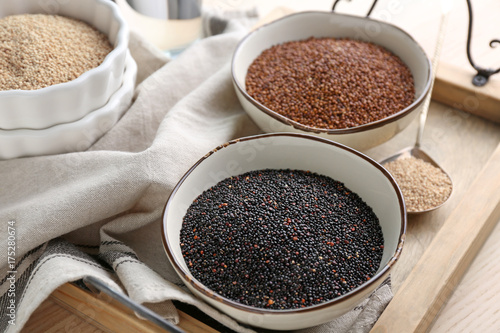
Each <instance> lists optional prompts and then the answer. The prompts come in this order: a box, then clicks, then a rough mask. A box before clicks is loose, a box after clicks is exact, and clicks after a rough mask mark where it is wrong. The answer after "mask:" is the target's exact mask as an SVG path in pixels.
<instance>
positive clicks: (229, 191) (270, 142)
mask: <svg viewBox="0 0 500 333" xmlns="http://www.w3.org/2000/svg"><path fill="white" fill-rule="evenodd" d="M405 233H406V210H405V205H404V200H403V196H402V194H401V191H400V189H399V188H398V186H397V184H396V182H395V180H394V179H393V178H392V176H391V175H390V174H389V173H388V172H387V171H386V170H385V169H384V168H383V167H382V166H381V165H380V164H379V163H377V162H376V161H374V160H372V159H371V158H369V157H367V156H366V155H364V154H362V153H360V152H359V151H357V150H354V149H352V148H350V147H348V146H345V145H342V144H339V143H336V142H334V141H331V140H327V139H324V138H320V137H317V136H312V135H307V134H296V133H276V134H262V135H257V136H252V137H246V138H240V139H236V140H233V141H230V142H227V143H225V144H223V145H221V146H219V147H217V148H215V149H213V150H212V151H210V152H208V153H207V154H206V155H205V156H203V157H202V158H201V159H200V160H199V161H198V162H196V163H195V164H194V165H193V166H192V167H191V168H190V169H189V170H188V171H187V172H186V174H185V175H184V176H183V177H182V179H181V180H180V181H179V183H178V184H177V185H176V186H175V188H174V189H173V191H172V193H171V195H170V197H169V198H168V200H167V203H166V205H165V210H164V216H163V224H162V237H163V242H164V248H165V251H166V254H167V257H168V259H169V261H170V263H171V264H172V266H173V267H174V269H175V271H176V272H177V273H178V275H179V277H180V278H181V279H182V280H183V282H184V283H185V285H186V286H187V287H188V288H189V289H190V290H191V291H192V292H193V294H195V295H196V296H198V297H199V298H201V299H202V300H204V301H205V302H207V303H208V304H210V305H212V306H214V307H215V308H217V309H219V310H220V311H222V312H224V313H226V314H227V315H229V316H231V317H233V318H234V319H236V320H238V321H240V322H242V323H244V324H247V325H251V326H255V327H259V328H266V329H276V330H290V329H299V328H306V327H311V326H314V325H318V324H320V323H325V322H328V321H330V320H333V319H334V318H336V317H339V316H341V315H342V314H344V313H346V312H348V311H349V310H351V309H352V308H353V307H354V306H356V305H357V304H358V303H359V302H361V301H362V300H363V299H365V298H366V297H367V296H368V295H369V294H370V293H371V292H373V291H374V290H375V289H376V288H377V287H378V286H379V285H380V284H381V283H382V282H383V281H384V280H385V279H386V278H387V277H388V274H389V272H390V270H391V268H392V267H393V265H394V264H395V263H396V262H397V261H398V259H399V257H400V253H401V250H402V247H403V243H404V239H405Z"/></svg>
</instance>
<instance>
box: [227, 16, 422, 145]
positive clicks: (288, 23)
mask: <svg viewBox="0 0 500 333" xmlns="http://www.w3.org/2000/svg"><path fill="white" fill-rule="evenodd" d="M309 37H316V38H323V37H332V38H351V39H359V40H364V41H367V42H372V43H374V44H377V45H380V46H382V47H385V48H386V49H388V50H389V51H391V52H392V53H394V54H396V55H397V56H399V57H400V59H401V60H402V61H403V62H404V63H405V64H406V65H407V66H408V67H409V69H410V70H411V72H412V74H413V77H414V83H415V100H414V102H413V103H412V104H410V105H409V106H408V107H406V108H405V109H403V110H401V111H399V112H397V113H395V114H393V115H392V116H389V117H387V118H384V119H382V120H379V121H375V122H371V123H368V124H364V125H360V126H356V127H351V128H343V129H324V128H323V129H322V128H314V127H309V126H306V125H303V124H300V123H298V122H295V121H293V120H291V119H288V118H286V117H284V116H282V115H280V114H278V113H277V112H275V111H273V110H271V109H269V108H267V107H266V106H264V105H262V104H261V103H259V102H257V101H256V100H255V99H254V98H252V97H250V96H249V95H248V94H247V92H246V90H245V78H246V74H247V69H248V67H249V66H250V64H251V63H252V62H253V61H254V59H255V58H257V57H258V56H259V55H260V54H261V53H262V51H264V50H266V49H268V48H270V47H271V46H273V45H277V44H282V43H284V42H288V41H297V40H305V39H307V38H309ZM231 70H232V79H233V84H234V87H235V90H236V94H237V96H238V99H239V100H240V102H241V104H242V106H243V108H244V109H245V110H246V111H247V113H248V114H249V116H250V117H251V118H252V119H253V120H254V121H255V123H256V124H257V125H258V126H259V127H260V128H261V129H262V130H263V131H264V132H268V133H271V132H293V133H304V134H312V135H316V136H320V137H324V138H328V139H331V140H334V141H337V142H340V143H342V144H345V145H348V146H350V147H352V148H355V149H358V150H365V149H369V148H372V147H374V146H377V145H379V144H381V143H383V142H385V141H387V140H389V139H391V138H392V137H393V136H394V135H396V134H397V133H399V132H400V131H402V130H403V129H404V128H406V127H407V126H408V125H409V124H410V123H411V122H412V120H413V119H414V118H415V117H416V116H417V115H418V113H419V112H420V111H421V109H422V106H423V102H424V99H425V96H426V95H427V94H428V93H429V89H430V83H431V63H430V60H429V58H428V57H427V55H426V54H425V52H424V50H423V49H422V48H421V47H420V45H419V44H418V43H417V42H416V41H415V40H414V39H413V38H412V37H411V36H410V35H408V34H407V33H406V32H404V31H403V30H401V29H399V28H398V27H396V26H394V25H391V24H388V23H385V22H381V21H376V20H373V19H370V18H365V17H357V16H350V15H344V14H336V13H333V12H300V13H296V14H291V15H288V16H285V17H284V18H281V19H278V20H276V21H273V22H271V23H269V24H267V25H264V26H262V27H260V28H258V29H256V30H254V31H253V32H251V33H250V34H248V35H247V36H246V37H245V38H243V39H242V41H241V42H240V43H239V44H238V46H237V48H236V50H235V52H234V55H233V60H232V66H231Z"/></svg>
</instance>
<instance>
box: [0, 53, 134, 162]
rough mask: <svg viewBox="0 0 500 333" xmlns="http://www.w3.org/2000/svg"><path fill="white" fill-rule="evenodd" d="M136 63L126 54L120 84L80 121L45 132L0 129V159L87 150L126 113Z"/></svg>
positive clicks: (132, 91) (51, 128) (44, 130)
mask: <svg viewBox="0 0 500 333" xmlns="http://www.w3.org/2000/svg"><path fill="white" fill-rule="evenodd" d="M136 75H137V64H136V62H135V61H134V59H133V58H132V56H131V55H130V54H127V59H126V66H125V71H124V73H123V82H122V84H121V86H120V88H118V90H117V91H116V92H115V93H114V94H113V95H111V97H110V99H109V101H108V102H107V103H106V104H105V105H104V106H102V107H100V108H98V109H97V110H94V111H92V112H90V113H88V114H87V115H86V116H85V117H83V118H82V119H79V120H77V121H73V122H71V123H66V124H58V125H54V126H52V127H49V128H45V129H39V130H38V129H16V130H1V129H0V159H11V158H18V157H27V156H39V155H52V154H63V153H69V152H76V151H83V150H86V149H88V148H89V147H90V146H91V145H92V144H94V143H95V142H96V141H97V140H98V139H99V138H101V137H102V136H103V135H104V134H105V133H106V132H107V131H109V130H110V129H111V128H112V127H113V126H114V125H115V124H116V122H117V121H118V120H119V119H120V118H121V116H122V115H123V114H124V113H125V112H126V111H127V109H128V108H129V106H130V103H131V101H132V97H133V94H134V88H135V79H136Z"/></svg>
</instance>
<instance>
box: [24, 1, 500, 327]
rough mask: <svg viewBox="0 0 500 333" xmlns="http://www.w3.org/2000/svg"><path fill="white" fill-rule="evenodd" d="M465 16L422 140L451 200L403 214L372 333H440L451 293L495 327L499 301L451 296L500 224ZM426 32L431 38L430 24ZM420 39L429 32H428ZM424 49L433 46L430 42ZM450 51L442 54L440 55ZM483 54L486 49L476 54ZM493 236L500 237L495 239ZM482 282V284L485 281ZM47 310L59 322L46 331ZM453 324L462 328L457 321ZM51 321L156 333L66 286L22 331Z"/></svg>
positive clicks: (493, 88) (492, 140) (384, 152)
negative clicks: (445, 177)
mask: <svg viewBox="0 0 500 333" xmlns="http://www.w3.org/2000/svg"><path fill="white" fill-rule="evenodd" d="M479 5H480V6H482V7H481V8H479V9H478V11H479V10H484V8H485V7H488V6H490V7H491V10H492V11H497V12H499V13H500V3H499V2H498V1H493V0H490V1H484V2H481V3H480V4H479V3H478V6H479ZM290 12H291V10H289V9H287V8H278V9H276V10H274V11H272V12H271V13H270V15H268V16H267V17H265V19H264V20H262V21H261V22H260V24H263V23H266V22H268V21H270V20H273V19H276V18H278V17H281V16H283V15H285V14H288V13H290ZM465 18H466V12H465V9H464V8H463V7H461V8H458V9H457V11H456V12H454V13H453V15H452V17H451V20H450V24H449V30H450V31H452V32H453V33H451V34H450V33H449V35H448V37H447V38H448V40H447V41H446V42H445V45H444V50H443V51H444V52H443V56H442V59H443V60H442V61H441V63H440V66H439V68H438V73H437V78H436V82H435V85H434V90H433V95H432V97H433V101H434V102H433V103H431V108H430V111H429V117H428V124H427V126H426V131H425V133H424V141H423V146H424V148H425V149H426V150H427V151H429V153H430V155H431V156H432V157H433V158H434V159H436V160H437V161H438V162H439V163H440V164H442V165H443V166H444V167H445V169H446V170H447V171H448V173H449V174H450V175H451V177H452V179H453V181H454V193H453V196H452V198H451V199H450V201H449V202H448V203H447V204H446V205H445V206H443V207H442V208H440V209H439V210H437V211H435V212H432V213H428V214H425V215H420V216H410V217H409V223H408V230H407V240H406V244H405V246H404V249H403V254H402V257H401V259H400V262H398V263H397V265H396V266H395V268H394V270H393V272H392V274H391V276H392V283H393V290H394V292H395V297H394V299H393V301H391V303H390V304H389V306H388V307H387V309H386V310H385V311H384V313H383V314H382V316H381V317H380V319H379V321H378V322H377V324H376V325H375V327H374V328H373V330H372V331H373V332H422V331H428V330H430V331H431V332H433V331H436V332H445V331H446V330H441V331H440V330H439V329H438V328H436V327H434V326H433V322H434V320H435V318H436V316H437V315H438V313H440V311H441V313H443V312H444V313H446V306H447V305H446V302H447V300H448V299H449V297H450V295H451V297H452V299H454V300H456V302H458V303H459V304H461V305H460V307H461V308H462V310H464V309H465V310H464V311H465V312H466V313H468V314H470V313H474V311H476V310H479V311H483V310H484V309H485V308H486V307H488V309H489V310H490V313H493V314H495V313H496V316H497V318H496V320H497V322H498V312H500V305H498V304H497V302H494V301H490V302H489V303H486V305H485V306H484V307H477V305H473V306H474V307H472V306H471V305H470V304H468V303H466V304H462V303H460V300H461V298H460V297H461V296H460V295H458V296H457V295H453V290H454V289H455V287H456V286H457V285H458V284H464V283H465V284H467V283H469V282H470V279H471V278H472V279H473V278H475V276H474V275H471V276H472V277H469V280H464V281H461V277H462V275H463V274H464V272H466V270H467V267H469V265H470V264H471V262H472V261H473V260H475V261H474V262H475V263H477V264H476V265H475V266H474V267H479V268H478V269H480V268H481V267H483V266H485V263H489V261H490V260H489V258H488V257H485V255H483V254H482V253H486V254H489V255H491V254H494V256H496V257H497V258H498V257H500V251H499V250H496V246H495V244H490V245H489V247H488V248H485V249H481V246H482V244H483V243H484V241H485V239H486V238H487V237H488V235H489V233H490V231H491V230H492V229H493V228H494V227H495V225H496V223H497V222H498V220H499V219H500V191H499V190H498V189H500V173H499V172H498V170H500V145H499V142H500V126H498V125H497V123H500V74H499V75H498V76H497V77H492V79H491V80H490V82H489V83H488V85H487V86H486V88H475V87H474V86H473V85H472V84H471V83H470V82H471V79H472V76H473V75H474V71H473V70H472V68H471V67H470V65H468V63H467V61H466V58H464V52H465V50H464V49H463V46H464V45H465V36H466V34H465V31H464V29H466V27H464V25H465V24H466V19H465ZM475 28H476V30H475V35H481V34H486V36H491V34H490V33H489V31H491V27H490V26H485V25H482V26H481V25H480V26H477V27H475ZM427 29H430V30H431V32H432V27H430V28H427ZM424 30H425V29H424ZM418 33H419V34H421V35H425V34H426V33H429V31H427V32H426V31H419V32H418ZM430 35H431V36H432V33H431V34H430ZM491 37H500V36H491ZM429 43H430V44H432V38H430V42H429ZM458 45H460V46H461V47H460V48H459V47H458ZM431 46H432V45H431ZM447 47H448V50H449V52H448V55H447V54H446V52H445V50H446V48H447ZM457 49H460V51H457ZM489 51H490V50H487V49H483V50H480V51H479V52H478V53H485V52H489ZM459 52H460V54H461V59H459V60H458V61H457V60H456V59H455V57H452V55H453V54H455V53H456V54H458V53H459ZM428 53H429V54H432V50H430V51H429V50H428ZM478 59H482V58H478ZM482 61H483V60H482ZM435 102H440V103H435ZM463 111H465V112H463ZM476 116H479V117H476ZM416 127H417V124H416V123H414V124H412V125H411V126H410V127H409V128H408V129H406V130H405V131H403V132H402V133H400V134H398V135H397V136H396V137H395V138H394V139H392V140H390V141H389V142H387V143H386V144H384V145H381V146H380V147H376V148H374V149H371V150H369V151H367V152H366V153H367V155H369V156H371V157H373V158H374V159H376V160H381V159H383V158H385V157H387V156H389V155H391V154H392V153H394V152H395V151H398V150H400V149H401V148H403V147H406V146H408V145H412V144H413V143H414V140H415V137H416ZM497 234H498V235H499V236H498V239H500V232H499V233H497ZM478 252H479V255H477V254H478ZM476 255H477V258H476V259H474V258H475V257H476ZM489 272H492V270H490V271H489ZM495 273H496V275H492V276H489V277H488V278H489V279H490V280H491V281H496V280H498V279H499V278H500V270H497V271H495ZM469 275H470V274H469ZM466 276H467V275H466ZM481 278H482V279H485V277H484V276H481ZM486 281H487V279H486ZM96 306H97V308H96ZM89 309H90V310H89ZM97 309H98V311H96V310H97ZM86 311H94V312H93V316H89V315H88V314H86ZM100 311H104V312H102V313H103V316H100V315H98V314H99V313H101V312H100ZM47 313H52V314H54V315H55V318H57V320H54V321H53V322H52V326H51V325H50V320H48V319H47ZM448 317H449V316H447V318H448ZM451 317H453V315H451ZM470 318H472V319H470ZM474 318H476V319H474ZM180 319H181V321H180V323H179V327H181V328H183V329H184V330H185V331H186V332H214V331H215V330H214V328H212V327H210V326H208V325H206V324H205V323H202V322H200V321H199V320H198V319H195V318H193V316H191V315H188V314H186V313H185V312H183V311H181V312H180ZM455 319H456V318H455ZM70 320H72V321H73V322H70ZM456 320H457V322H460V321H461V320H462V319H460V318H459V319H456ZM468 320H469V322H468V325H470V327H472V328H474V327H479V326H481V325H480V324H481V322H483V327H484V325H485V324H484V322H485V320H484V319H482V318H481V317H480V316H473V315H471V316H469V319H468ZM494 320H495V318H494V317H493V321H494ZM57 322H61V323H65V324H66V325H73V323H74V325H76V326H75V327H78V329H80V332H100V331H103V332H109V331H111V332H135V331H138V332H158V328H155V327H154V325H152V324H150V323H148V322H145V321H143V320H140V319H138V318H137V317H136V316H135V315H134V314H133V313H131V312H130V310H128V309H126V308H123V306H121V305H120V304H117V303H116V302H114V301H112V300H109V299H108V300H105V301H102V300H99V298H98V297H96V296H95V295H93V294H90V293H88V292H86V291H83V290H81V289H79V288H78V287H75V286H73V285H71V284H67V285H64V286H62V287H61V288H59V289H58V290H56V291H55V292H54V293H53V294H52V295H51V297H50V298H49V299H48V300H47V302H45V303H44V304H43V305H42V307H41V308H40V309H39V310H38V311H37V312H36V313H35V314H34V315H33V317H32V318H31V319H30V322H29V323H28V324H27V325H26V327H25V330H24V331H25V332H41V331H43V332H50V331H51V330H52V331H54V332H55V331H57V330H56V329H55V328H54V327H59V328H60V327H64V326H61V325H64V324H59V326H56V324H55V323H57ZM43 325H45V326H43ZM440 327H448V326H446V325H441V326H440ZM41 328H43V329H41ZM486 328H488V327H486ZM489 328H490V329H492V328H493V326H490V327H489ZM40 329H41V330H40Z"/></svg>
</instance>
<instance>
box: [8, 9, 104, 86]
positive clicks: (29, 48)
mask: <svg viewBox="0 0 500 333" xmlns="http://www.w3.org/2000/svg"><path fill="white" fill-rule="evenodd" d="M111 50H112V46H111V44H110V42H109V40H108V38H107V36H106V35H104V34H103V33H101V32H99V31H98V30H97V29H95V28H94V27H92V26H90V25H88V24H87V23H85V22H82V21H79V20H76V19H72V18H68V17H63V16H59V15H46V14H22V15H12V16H7V17H4V18H2V19H0V90H14V89H20V90H36V89H40V88H44V87H48V86H51V85H54V84H58V83H64V82H68V81H71V80H74V79H76V78H77V77H79V76H80V75H81V74H83V73H84V72H86V71H88V70H90V69H92V68H95V67H97V66H99V65H100V64H101V63H102V61H103V60H104V58H105V57H106V55H107V54H108V53H109V52H111Z"/></svg>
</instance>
